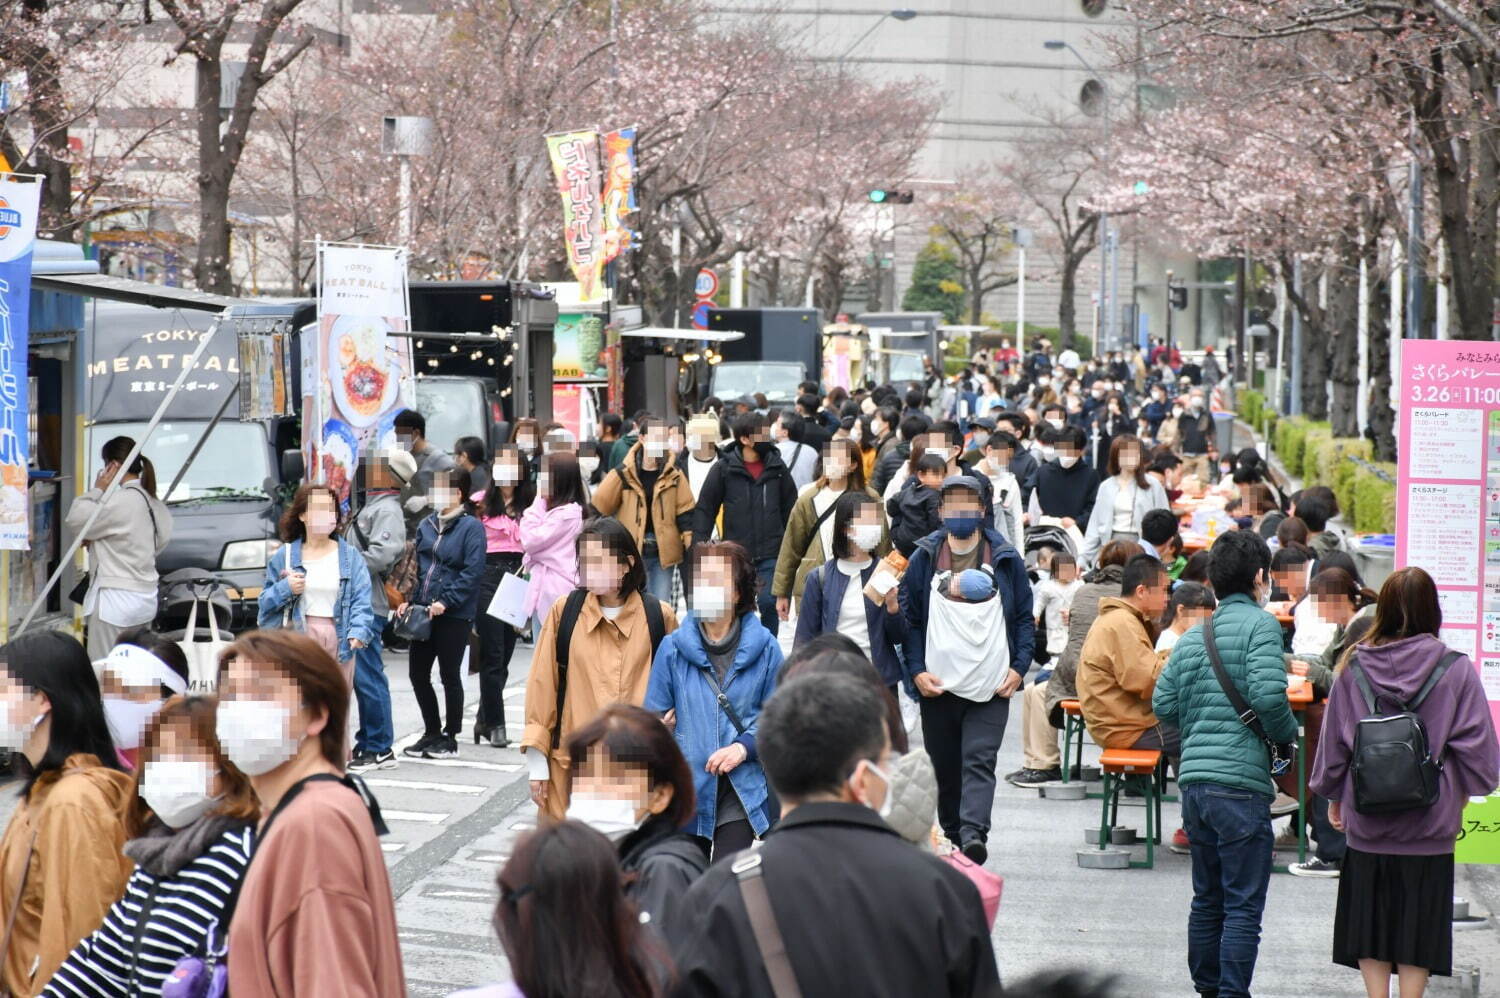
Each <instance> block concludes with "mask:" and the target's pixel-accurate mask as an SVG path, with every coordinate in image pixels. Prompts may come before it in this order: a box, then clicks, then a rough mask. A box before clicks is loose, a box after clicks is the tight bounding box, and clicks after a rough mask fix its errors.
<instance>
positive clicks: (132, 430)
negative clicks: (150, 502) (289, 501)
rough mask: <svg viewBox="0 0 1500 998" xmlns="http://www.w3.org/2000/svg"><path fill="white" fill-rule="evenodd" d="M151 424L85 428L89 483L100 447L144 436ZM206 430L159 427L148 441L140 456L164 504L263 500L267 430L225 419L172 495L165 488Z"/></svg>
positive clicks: (195, 425) (187, 425)
mask: <svg viewBox="0 0 1500 998" xmlns="http://www.w3.org/2000/svg"><path fill="white" fill-rule="evenodd" d="M148 425H149V424H147V423H145V422H138V423H99V424H96V425H94V426H91V427H89V471H88V482H89V484H92V483H93V481H94V478H95V476H96V475H98V474H99V468H100V462H99V449H100V448H101V447H103V446H104V443H105V441H107V440H109V439H110V438H112V437H120V436H124V437H133V438H134V439H136V440H139V439H141V437H142V436H143V435H144V434H145V432H146V427H147V426H148ZM207 428H208V420H203V421H201V422H199V421H193V420H188V421H178V422H172V423H165V422H164V423H158V424H157V427H156V432H154V433H152V434H151V439H149V440H147V441H146V445H145V447H143V448H142V450H141V453H143V454H145V455H146V457H148V458H150V459H151V463H152V464H153V465H155V467H156V488H157V491H158V492H159V493H162V495H161V498H162V499H163V500H165V501H166V502H184V501H186V500H189V499H233V498H251V497H253V498H257V499H263V498H265V495H266V493H265V489H264V487H263V485H264V482H265V480H266V479H267V478H268V477H271V467H270V452H269V451H268V450H267V448H266V432H265V429H264V428H263V427H262V426H261V425H260V424H259V423H241V422H238V421H237V420H228V419H226V420H224V421H222V422H220V423H219V425H218V426H215V427H214V429H213V432H212V433H210V434H209V436H208V440H207V441H205V442H204V444H203V447H202V449H200V450H199V451H198V456H197V457H195V458H193V464H192V467H190V468H188V472H187V474H186V475H184V476H183V479H182V481H181V482H179V483H178V484H177V488H176V489H175V490H174V491H173V492H172V494H171V495H165V493H166V490H167V486H169V485H171V484H172V479H174V478H176V477H177V472H178V470H179V469H181V468H182V464H183V462H184V461H186V460H187V457H188V455H189V454H191V453H192V452H193V447H194V445H195V444H197V443H198V438H199V437H201V436H202V435H203V431H204V430H205V429H207Z"/></svg>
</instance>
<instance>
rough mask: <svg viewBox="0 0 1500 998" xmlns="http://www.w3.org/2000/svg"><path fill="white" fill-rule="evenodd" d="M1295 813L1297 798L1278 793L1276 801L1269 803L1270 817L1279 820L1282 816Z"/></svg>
mask: <svg viewBox="0 0 1500 998" xmlns="http://www.w3.org/2000/svg"><path fill="white" fill-rule="evenodd" d="M1296 813H1297V798H1295V797H1292V796H1291V795H1289V794H1283V793H1278V794H1277V795H1276V799H1275V800H1273V801H1272V802H1271V817H1273V818H1280V817H1282V816H1283V815H1288V814H1296Z"/></svg>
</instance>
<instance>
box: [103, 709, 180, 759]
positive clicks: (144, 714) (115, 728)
mask: <svg viewBox="0 0 1500 998" xmlns="http://www.w3.org/2000/svg"><path fill="white" fill-rule="evenodd" d="M164 703H166V701H165V700H148V701H147V702H145V703H138V702H137V701H135V700H127V699H125V698H124V697H105V698H104V719H105V720H106V721H108V722H109V734H110V737H112V738H113V739H114V740H115V747H116V748H122V749H135V748H140V747H141V735H142V734H143V733H144V732H145V730H146V725H147V723H149V722H150V720H151V718H153V717H155V716H156V712H157V711H159V710H161V705H162V704H164Z"/></svg>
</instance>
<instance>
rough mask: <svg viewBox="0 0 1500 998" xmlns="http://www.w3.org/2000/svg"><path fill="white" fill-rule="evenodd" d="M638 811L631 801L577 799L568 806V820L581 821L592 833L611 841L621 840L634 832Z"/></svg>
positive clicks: (606, 798)
mask: <svg viewBox="0 0 1500 998" xmlns="http://www.w3.org/2000/svg"><path fill="white" fill-rule="evenodd" d="M637 810H639V808H638V806H637V804H636V802H635V801H633V800H620V799H619V798H616V797H579V796H577V795H574V797H573V800H572V801H571V802H570V803H569V804H568V820H569V821H581V822H583V823H584V824H585V825H588V826H589V827H590V828H592V829H593V830H594V831H596V832H598V833H599V834H600V835H603V836H605V837H607V838H611V839H621V838H624V837H625V836H626V835H629V834H630V833H631V832H633V831H635V830H636V827H637V826H638V825H639V822H637V821H636V820H635V812H636V811H637Z"/></svg>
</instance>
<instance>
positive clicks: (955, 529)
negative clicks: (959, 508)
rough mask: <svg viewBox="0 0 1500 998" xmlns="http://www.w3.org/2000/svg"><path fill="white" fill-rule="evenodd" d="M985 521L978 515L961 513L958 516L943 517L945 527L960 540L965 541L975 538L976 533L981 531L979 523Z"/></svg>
mask: <svg viewBox="0 0 1500 998" xmlns="http://www.w3.org/2000/svg"><path fill="white" fill-rule="evenodd" d="M981 519H983V517H981V516H980V515H979V514H978V513H959V514H957V515H956V516H945V517H943V527H944V529H946V530H947V531H948V533H949V534H951V535H952V536H954V537H957V538H958V539H959V540H965V539H967V538H969V537H973V536H974V531H976V530H978V529H979V521H980V520H981Z"/></svg>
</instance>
